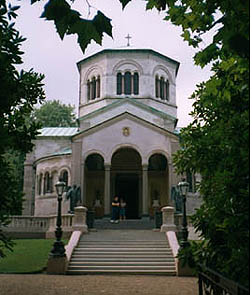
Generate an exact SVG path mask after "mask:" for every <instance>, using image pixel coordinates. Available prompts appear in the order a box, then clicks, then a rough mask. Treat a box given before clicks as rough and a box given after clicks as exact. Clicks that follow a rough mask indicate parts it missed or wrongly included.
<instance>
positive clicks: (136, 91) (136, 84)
mask: <svg viewBox="0 0 252 295" xmlns="http://www.w3.org/2000/svg"><path fill="white" fill-rule="evenodd" d="M133 85H134V94H135V95H137V94H139V76H138V73H134V76H133Z"/></svg>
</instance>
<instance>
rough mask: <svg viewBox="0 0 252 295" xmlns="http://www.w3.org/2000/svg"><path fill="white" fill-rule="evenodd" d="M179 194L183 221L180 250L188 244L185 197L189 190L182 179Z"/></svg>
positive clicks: (187, 184)
mask: <svg viewBox="0 0 252 295" xmlns="http://www.w3.org/2000/svg"><path fill="white" fill-rule="evenodd" d="M178 188H179V193H180V195H181V196H182V199H183V219H182V230H181V232H182V240H181V243H180V244H181V248H185V247H187V246H188V245H189V242H188V229H187V219H186V197H187V193H188V190H189V183H188V182H186V181H185V179H183V180H182V181H181V182H179V184H178Z"/></svg>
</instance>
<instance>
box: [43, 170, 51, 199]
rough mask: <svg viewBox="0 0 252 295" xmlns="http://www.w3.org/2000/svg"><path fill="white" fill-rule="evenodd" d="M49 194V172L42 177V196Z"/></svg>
mask: <svg viewBox="0 0 252 295" xmlns="http://www.w3.org/2000/svg"><path fill="white" fill-rule="evenodd" d="M50 192H51V178H50V175H49V172H46V173H45V177H44V194H47V193H50Z"/></svg>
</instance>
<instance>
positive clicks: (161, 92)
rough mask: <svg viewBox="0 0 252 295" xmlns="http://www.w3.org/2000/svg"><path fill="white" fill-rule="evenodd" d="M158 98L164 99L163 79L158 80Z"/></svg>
mask: <svg viewBox="0 0 252 295" xmlns="http://www.w3.org/2000/svg"><path fill="white" fill-rule="evenodd" d="M160 98H161V99H164V78H163V77H161V79H160Z"/></svg>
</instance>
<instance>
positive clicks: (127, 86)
mask: <svg viewBox="0 0 252 295" xmlns="http://www.w3.org/2000/svg"><path fill="white" fill-rule="evenodd" d="M124 93H125V94H131V73H130V72H126V73H125V75H124Z"/></svg>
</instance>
